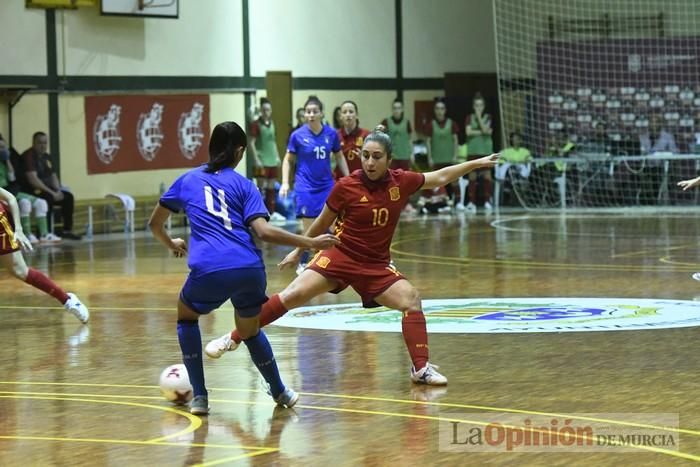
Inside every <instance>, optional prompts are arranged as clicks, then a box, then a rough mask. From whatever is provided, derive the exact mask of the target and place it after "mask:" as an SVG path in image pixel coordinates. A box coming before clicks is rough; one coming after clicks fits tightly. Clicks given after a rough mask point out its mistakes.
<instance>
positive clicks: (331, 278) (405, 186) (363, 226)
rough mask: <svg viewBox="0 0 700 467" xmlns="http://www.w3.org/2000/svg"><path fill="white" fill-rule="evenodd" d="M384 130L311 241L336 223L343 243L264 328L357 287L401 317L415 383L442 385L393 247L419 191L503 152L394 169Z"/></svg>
mask: <svg viewBox="0 0 700 467" xmlns="http://www.w3.org/2000/svg"><path fill="white" fill-rule="evenodd" d="M383 128H384V127H383V126H379V127H377V129H375V131H374V132H372V133H371V134H370V135H369V136H367V138H365V142H364V145H363V147H362V156H361V158H362V170H357V171H355V172H353V173H352V175H350V176H349V177H345V178H342V179H340V180H339V181H338V183H337V184H336V185H335V186H334V187H333V189H332V190H331V193H330V196H329V197H328V200H327V201H326V204H325V206H324V208H323V211H322V212H321V214H320V215H319V217H318V218H317V219H316V220H315V221H314V223H313V224H312V225H311V227H310V228H309V229H308V230H307V232H306V235H307V236H314V235H318V234H319V233H321V232H325V231H326V230H327V229H328V228H329V227H330V226H331V225H333V224H334V223H335V226H336V235H337V236H338V238H339V239H340V240H341V241H342V243H340V244H339V245H336V246H334V247H332V248H330V249H328V250H324V251H321V252H319V253H318V254H317V255H316V256H315V257H314V259H313V261H312V262H311V263H309V267H308V268H307V269H306V270H305V271H304V272H303V273H302V274H301V275H299V277H297V278H296V279H295V280H294V281H293V282H292V283H291V284H289V285H288V286H287V288H286V289H284V290H283V291H282V292H280V293H279V294H277V295H273V296H272V297H271V298H270V300H269V301H268V302H267V303H265V305H264V306H263V309H262V312H261V314H260V324H261V325H262V326H265V325H267V324H269V323H271V322H273V321H275V320H276V319H278V318H280V317H281V316H282V315H284V314H285V313H286V312H287V311H288V310H290V309H292V308H296V307H298V306H301V305H303V304H305V303H307V302H308V301H309V300H311V299H312V298H314V297H316V296H318V295H321V294H323V293H325V292H332V293H338V292H340V291H341V290H343V289H345V288H346V287H348V286H351V287H352V288H353V289H355V291H357V293H358V294H360V296H361V297H362V303H363V305H364V306H365V307H367V308H370V307H376V306H379V305H383V306H385V307H387V308H392V309H395V310H398V311H401V313H403V318H402V320H401V327H402V331H403V337H404V340H405V342H406V346H407V348H408V353H409V354H410V357H411V361H412V362H413V367H412V368H411V380H412V381H413V382H415V383H422V384H430V385H443V384H447V378H445V377H444V376H443V375H441V374H440V373H438V372H437V371H436V368H437V367H436V366H434V365H432V364H430V363H428V335H427V331H426V325H425V317H424V315H423V311H422V306H421V298H420V295H419V294H418V291H417V290H416V289H415V287H413V285H411V283H410V282H409V281H408V280H407V279H406V278H405V277H404V276H403V275H402V274H401V273H400V272H399V271H397V270H396V268H394V267H392V266H391V265H390V257H389V246H390V244H391V238H392V236H393V234H394V230H395V229H396V225H397V223H398V221H399V216H400V214H401V211H402V209H403V208H404V206H405V205H406V203H408V200H409V197H410V196H411V195H412V194H413V193H415V192H416V191H418V190H420V189H432V188H436V187H440V186H444V185H446V184H448V183H450V182H452V181H454V180H457V179H458V178H459V177H461V176H463V175H465V174H467V173H469V172H471V171H472V170H478V169H487V168H488V169H490V168H492V167H494V166H495V165H496V163H497V161H498V154H492V155H490V156H487V157H483V158H481V159H475V160H472V161H469V162H464V163H461V164H457V165H450V166H447V167H445V168H442V169H440V170H436V171H433V172H427V173H425V174H420V173H416V172H411V171H404V170H401V169H396V170H390V169H389V164H390V163H391V149H392V148H391V139H390V138H389V136H388V135H387V134H386V133H384V132H383ZM300 256H301V250H300V249H299V248H297V249H296V250H294V251H292V252H291V253H289V254H288V255H287V257H286V258H285V259H284V260H283V261H282V262H281V263H280V265H279V266H280V268H284V267H286V266H292V265H294V264H296V263H297V262H298V261H299V258H300ZM240 341H241V337H240V333H239V332H238V331H233V332H232V333H231V334H226V335H224V336H222V337H220V338H218V339H215V340H213V341H211V342H210V343H209V344H207V346H206V353H207V355H209V356H210V357H212V358H219V357H220V356H221V355H223V354H224V353H225V352H226V351H230V350H235V349H236V347H238V343H239V342H240Z"/></svg>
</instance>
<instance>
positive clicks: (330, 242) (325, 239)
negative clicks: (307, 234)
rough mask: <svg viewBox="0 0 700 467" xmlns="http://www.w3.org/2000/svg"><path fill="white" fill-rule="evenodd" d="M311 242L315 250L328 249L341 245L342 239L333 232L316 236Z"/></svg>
mask: <svg viewBox="0 0 700 467" xmlns="http://www.w3.org/2000/svg"><path fill="white" fill-rule="evenodd" d="M311 243H312V248H313V249H314V250H327V249H328V248H330V247H332V246H335V245H339V244H340V239H339V238H338V237H336V236H335V235H332V234H322V235H319V236H318V237H314V238H313V239H312V240H311Z"/></svg>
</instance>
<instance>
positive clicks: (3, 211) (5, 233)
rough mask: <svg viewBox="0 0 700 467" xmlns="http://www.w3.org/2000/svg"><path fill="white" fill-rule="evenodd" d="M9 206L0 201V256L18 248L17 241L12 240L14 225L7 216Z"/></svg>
mask: <svg viewBox="0 0 700 467" xmlns="http://www.w3.org/2000/svg"><path fill="white" fill-rule="evenodd" d="M9 212H10V208H8V207H6V205H5V203H3V202H1V201H0V256H3V255H9V254H10V253H14V252H15V251H18V250H19V243H16V242H13V241H12V239H13V238H14V236H15V226H14V225H13V222H12V218H11V217H9V216H8V214H9Z"/></svg>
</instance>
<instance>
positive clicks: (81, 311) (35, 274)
mask: <svg viewBox="0 0 700 467" xmlns="http://www.w3.org/2000/svg"><path fill="white" fill-rule="evenodd" d="M21 249H25V250H28V251H31V250H32V244H31V242H30V241H29V239H28V238H27V237H26V235H25V234H24V232H23V231H22V224H21V223H20V219H19V206H18V205H17V199H16V198H15V197H14V195H13V194H12V193H10V192H9V191H7V190H4V189H2V188H0V264H2V266H3V267H4V268H5V269H6V270H7V271H8V272H9V273H10V274H12V275H13V276H14V277H16V278H17V279H19V280H21V281H22V282H26V283H27V284H29V285H31V286H32V287H35V288H37V289H39V290H41V291H42V292H45V293H47V294H48V295H51V296H52V297H53V298H55V299H56V300H58V301H59V302H60V303H61V304H62V305H63V308H65V309H66V311H67V312H69V313H71V314H72V315H73V316H75V317H76V318H78V319H79V320H80V321H81V322H82V323H87V322H88V319H89V318H90V312H89V311H88V309H87V307H86V306H85V305H83V303H82V302H81V301H80V299H79V298H78V297H77V296H76V295H75V294H72V293H66V292H64V291H63V289H62V288H61V287H59V286H58V285H57V284H56V283H55V282H54V281H52V280H51V279H49V277H47V276H46V274H44V273H43V272H41V271H37V270H36V269H34V268H30V267H27V263H25V262H24V257H23V256H22V252H21V251H20V250H21Z"/></svg>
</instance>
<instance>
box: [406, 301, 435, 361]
mask: <svg viewBox="0 0 700 467" xmlns="http://www.w3.org/2000/svg"><path fill="white" fill-rule="evenodd" d="M401 330H402V331H403V339H404V341H406V348H407V349H408V353H409V354H410V355H411V361H412V362H413V367H414V368H415V369H416V371H418V370H420V369H421V368H423V367H424V366H425V365H427V363H428V354H429V351H428V331H427V330H426V328H425V316H424V315H423V312H422V311H421V310H409V311H406V312H404V314H403V319H402V320H401Z"/></svg>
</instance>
